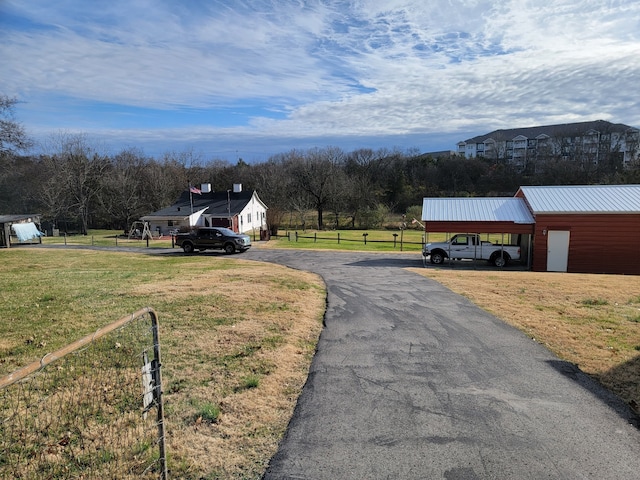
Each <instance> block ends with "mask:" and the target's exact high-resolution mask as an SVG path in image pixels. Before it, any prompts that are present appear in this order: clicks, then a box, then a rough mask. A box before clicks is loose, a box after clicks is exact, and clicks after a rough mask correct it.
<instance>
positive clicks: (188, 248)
mask: <svg viewBox="0 0 640 480" xmlns="http://www.w3.org/2000/svg"><path fill="white" fill-rule="evenodd" d="M182 250H184V253H193V243H191V242H185V243H183V244H182Z"/></svg>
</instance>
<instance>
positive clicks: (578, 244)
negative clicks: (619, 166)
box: [516, 185, 640, 275]
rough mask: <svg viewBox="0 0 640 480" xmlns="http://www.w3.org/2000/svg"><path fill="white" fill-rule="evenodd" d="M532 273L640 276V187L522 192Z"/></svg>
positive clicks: (553, 188) (529, 189)
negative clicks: (530, 226) (530, 228)
mask: <svg viewBox="0 0 640 480" xmlns="http://www.w3.org/2000/svg"><path fill="white" fill-rule="evenodd" d="M516 197H519V198H523V199H524V201H525V203H526V204H527V206H528V208H529V210H530V211H531V213H532V215H533V217H534V219H535V227H534V234H533V256H532V270H534V271H538V272H570V273H615V274H632V275H640V185H586V186H585V185H579V186H548V187H547V186H545V187H520V189H519V190H518V192H517V193H516Z"/></svg>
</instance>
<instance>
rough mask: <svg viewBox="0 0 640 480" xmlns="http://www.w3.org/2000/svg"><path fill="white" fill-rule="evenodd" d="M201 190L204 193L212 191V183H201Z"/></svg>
mask: <svg viewBox="0 0 640 480" xmlns="http://www.w3.org/2000/svg"><path fill="white" fill-rule="evenodd" d="M200 191H201V192H202V193H211V184H210V183H203V184H201V185H200Z"/></svg>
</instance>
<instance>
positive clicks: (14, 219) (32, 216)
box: [0, 213, 40, 223]
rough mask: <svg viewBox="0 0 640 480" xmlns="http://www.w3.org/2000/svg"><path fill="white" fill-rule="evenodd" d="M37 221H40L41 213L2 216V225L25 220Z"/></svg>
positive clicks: (0, 221) (0, 219)
mask: <svg viewBox="0 0 640 480" xmlns="http://www.w3.org/2000/svg"><path fill="white" fill-rule="evenodd" d="M29 219H36V221H39V220H40V214H39V213H23V214H17V215H0V223H12V222H21V221H23V220H29Z"/></svg>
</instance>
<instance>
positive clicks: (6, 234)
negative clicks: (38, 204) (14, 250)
mask: <svg viewBox="0 0 640 480" xmlns="http://www.w3.org/2000/svg"><path fill="white" fill-rule="evenodd" d="M39 227H40V215H39V214H35V213H30V214H17V215H0V247H5V248H9V247H10V246H11V245H17V244H27V243H42V238H41V237H42V232H41V231H40V228H39Z"/></svg>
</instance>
